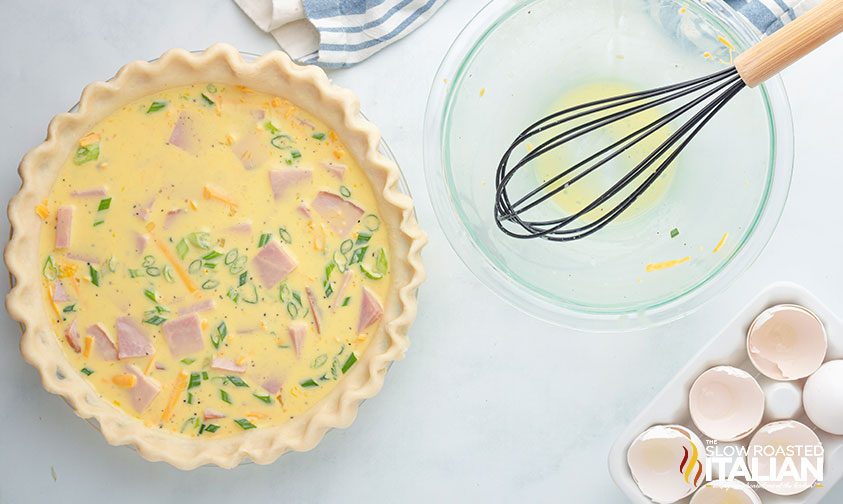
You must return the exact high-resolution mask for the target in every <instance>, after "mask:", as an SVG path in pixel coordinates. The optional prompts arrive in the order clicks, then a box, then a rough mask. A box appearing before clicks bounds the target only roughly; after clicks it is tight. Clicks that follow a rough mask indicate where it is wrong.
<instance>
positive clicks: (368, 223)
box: [363, 214, 381, 231]
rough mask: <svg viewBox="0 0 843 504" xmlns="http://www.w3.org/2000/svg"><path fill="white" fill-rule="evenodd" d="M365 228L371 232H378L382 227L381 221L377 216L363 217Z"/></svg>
mask: <svg viewBox="0 0 843 504" xmlns="http://www.w3.org/2000/svg"><path fill="white" fill-rule="evenodd" d="M363 226H364V227H365V228H366V229H368V230H369V231H377V230H378V229H380V227H381V220H380V218H378V216H377V215H373V214H369V215H367V216H365V217H363Z"/></svg>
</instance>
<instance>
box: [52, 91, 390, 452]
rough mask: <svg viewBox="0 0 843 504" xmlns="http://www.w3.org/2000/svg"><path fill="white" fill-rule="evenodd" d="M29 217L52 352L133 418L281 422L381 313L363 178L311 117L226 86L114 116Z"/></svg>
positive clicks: (384, 243)
mask: <svg viewBox="0 0 843 504" xmlns="http://www.w3.org/2000/svg"><path fill="white" fill-rule="evenodd" d="M37 213H38V215H39V217H40V218H41V219H42V221H43V223H44V225H43V226H42V230H41V237H40V256H41V257H40V258H39V259H40V261H41V263H42V264H43V267H42V274H43V278H42V280H43V284H44V296H45V297H46V299H47V304H46V306H47V307H48V310H50V314H49V316H50V318H51V319H52V320H53V324H54V329H55V333H56V335H57V336H58V337H59V339H60V344H61V345H62V346H63V348H64V352H65V354H66V356H67V358H68V360H69V361H70V362H71V363H72V364H73V365H74V366H75V368H76V369H77V370H78V371H79V372H80V373H81V374H82V375H83V376H84V377H85V378H86V379H87V381H88V382H89V383H90V384H91V385H92V386H93V388H94V389H95V390H96V391H97V392H98V393H99V394H100V395H101V396H102V397H103V398H104V399H105V400H107V401H109V402H111V403H112V404H114V405H115V406H117V407H118V408H121V409H122V410H123V411H125V412H126V413H128V414H129V415H132V416H134V417H137V418H140V419H141V420H142V421H143V422H144V423H145V424H146V425H147V426H150V427H152V426H156V427H158V428H161V429H165V430H168V431H172V432H177V433H182V434H183V435H185V436H218V437H219V436H226V435H231V434H235V433H239V432H242V431H244V430H249V429H260V428H262V427H269V426H273V425H279V424H282V423H284V422H285V421H287V420H289V419H291V418H293V417H294V416H296V415H297V414H300V413H302V412H304V411H305V410H307V409H308V408H310V407H311V406H313V405H314V404H315V403H316V402H317V401H319V400H320V399H321V398H323V397H324V396H325V395H326V394H328V392H329V391H330V390H331V389H332V388H333V387H334V386H335V385H336V384H337V382H338V380H340V379H341V378H342V376H343V375H344V374H345V373H347V372H348V371H349V370H350V369H351V368H352V367H353V366H354V365H355V363H356V362H357V359H358V358H359V357H360V356H361V355H362V353H363V352H365V351H366V347H367V343H368V341H369V338H370V337H371V336H372V335H373V334H374V333H375V331H376V330H377V327H378V325H379V322H380V319H381V316H382V314H383V309H382V306H383V299H384V297H385V296H386V294H387V291H388V289H389V282H390V272H389V263H390V260H389V259H390V250H389V246H388V240H387V236H386V234H385V231H384V230H380V232H379V228H380V217H379V215H378V207H377V202H376V199H375V195H374V194H373V191H372V188H371V186H370V185H369V181H368V179H367V178H366V175H365V174H364V173H363V171H362V170H361V169H360V168H359V166H358V165H357V163H356V162H355V160H354V159H353V158H352V157H351V156H350V155H349V154H348V153H347V151H346V149H345V147H344V146H343V144H342V142H341V141H340V140H339V139H338V138H337V136H336V134H335V133H334V132H332V131H330V130H329V129H327V128H326V127H325V126H324V125H323V124H322V123H321V122H320V121H319V120H317V119H316V118H315V117H313V116H312V115H310V114H309V113H307V112H305V111H303V110H301V109H299V108H297V107H296V106H295V105H294V104H292V103H290V102H289V101H286V100H283V99H280V98H275V97H272V96H269V95H265V94H262V93H258V92H255V91H253V90H251V89H249V88H246V87H243V86H228V85H214V84H201V85H193V86H187V87H180V88H174V89H169V90H166V91H163V92H160V93H157V94H154V95H151V96H148V97H146V98H143V99H141V100H138V101H135V102H133V103H131V104H129V105H126V106H124V107H122V108H120V109H118V110H116V111H115V112H113V113H112V114H111V115H110V116H108V117H106V118H105V119H104V120H103V121H101V122H100V123H99V124H97V125H96V126H95V127H94V128H93V129H92V130H91V131H90V132H89V133H88V134H86V135H85V136H84V137H82V138H81V139H80V140H79V143H78V148H77V149H76V151H75V152H74V153H73V154H72V155H71V156H70V158H69V159H68V160H67V161H66V162H65V163H64V165H63V167H62V168H61V170H60V172H59V176H58V178H57V180H56V182H55V184H54V185H53V187H52V190H51V193H50V195H49V198H48V199H47V200H45V201H43V202H42V203H41V204H40V205H39V206H38V208H37Z"/></svg>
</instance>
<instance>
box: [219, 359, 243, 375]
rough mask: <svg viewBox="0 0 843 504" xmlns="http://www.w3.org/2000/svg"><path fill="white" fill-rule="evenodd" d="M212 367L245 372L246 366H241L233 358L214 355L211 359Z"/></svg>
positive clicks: (233, 371) (220, 369)
mask: <svg viewBox="0 0 843 504" xmlns="http://www.w3.org/2000/svg"><path fill="white" fill-rule="evenodd" d="M211 369H216V370H218V371H230V372H232V373H245V372H246V366H241V365H240V364H237V363H236V362H234V360H233V359H226V358H224V357H214V358H213V359H211Z"/></svg>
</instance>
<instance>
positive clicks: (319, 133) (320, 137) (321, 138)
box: [310, 131, 325, 140]
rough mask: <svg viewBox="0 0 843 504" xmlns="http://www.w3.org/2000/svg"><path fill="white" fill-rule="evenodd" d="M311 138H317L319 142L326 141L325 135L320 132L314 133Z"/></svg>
mask: <svg viewBox="0 0 843 504" xmlns="http://www.w3.org/2000/svg"><path fill="white" fill-rule="evenodd" d="M310 136H312V137H313V138H315V139H317V140H324V139H325V133H322V132H321V131H320V132H318V133H314V134H312V135H310Z"/></svg>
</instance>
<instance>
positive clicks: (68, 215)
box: [56, 206, 73, 249]
mask: <svg viewBox="0 0 843 504" xmlns="http://www.w3.org/2000/svg"><path fill="white" fill-rule="evenodd" d="M72 229H73V207H72V206H60V207H59V209H58V210H57V211H56V248H57V249H66V248H68V247H70V234H71V231H72Z"/></svg>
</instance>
